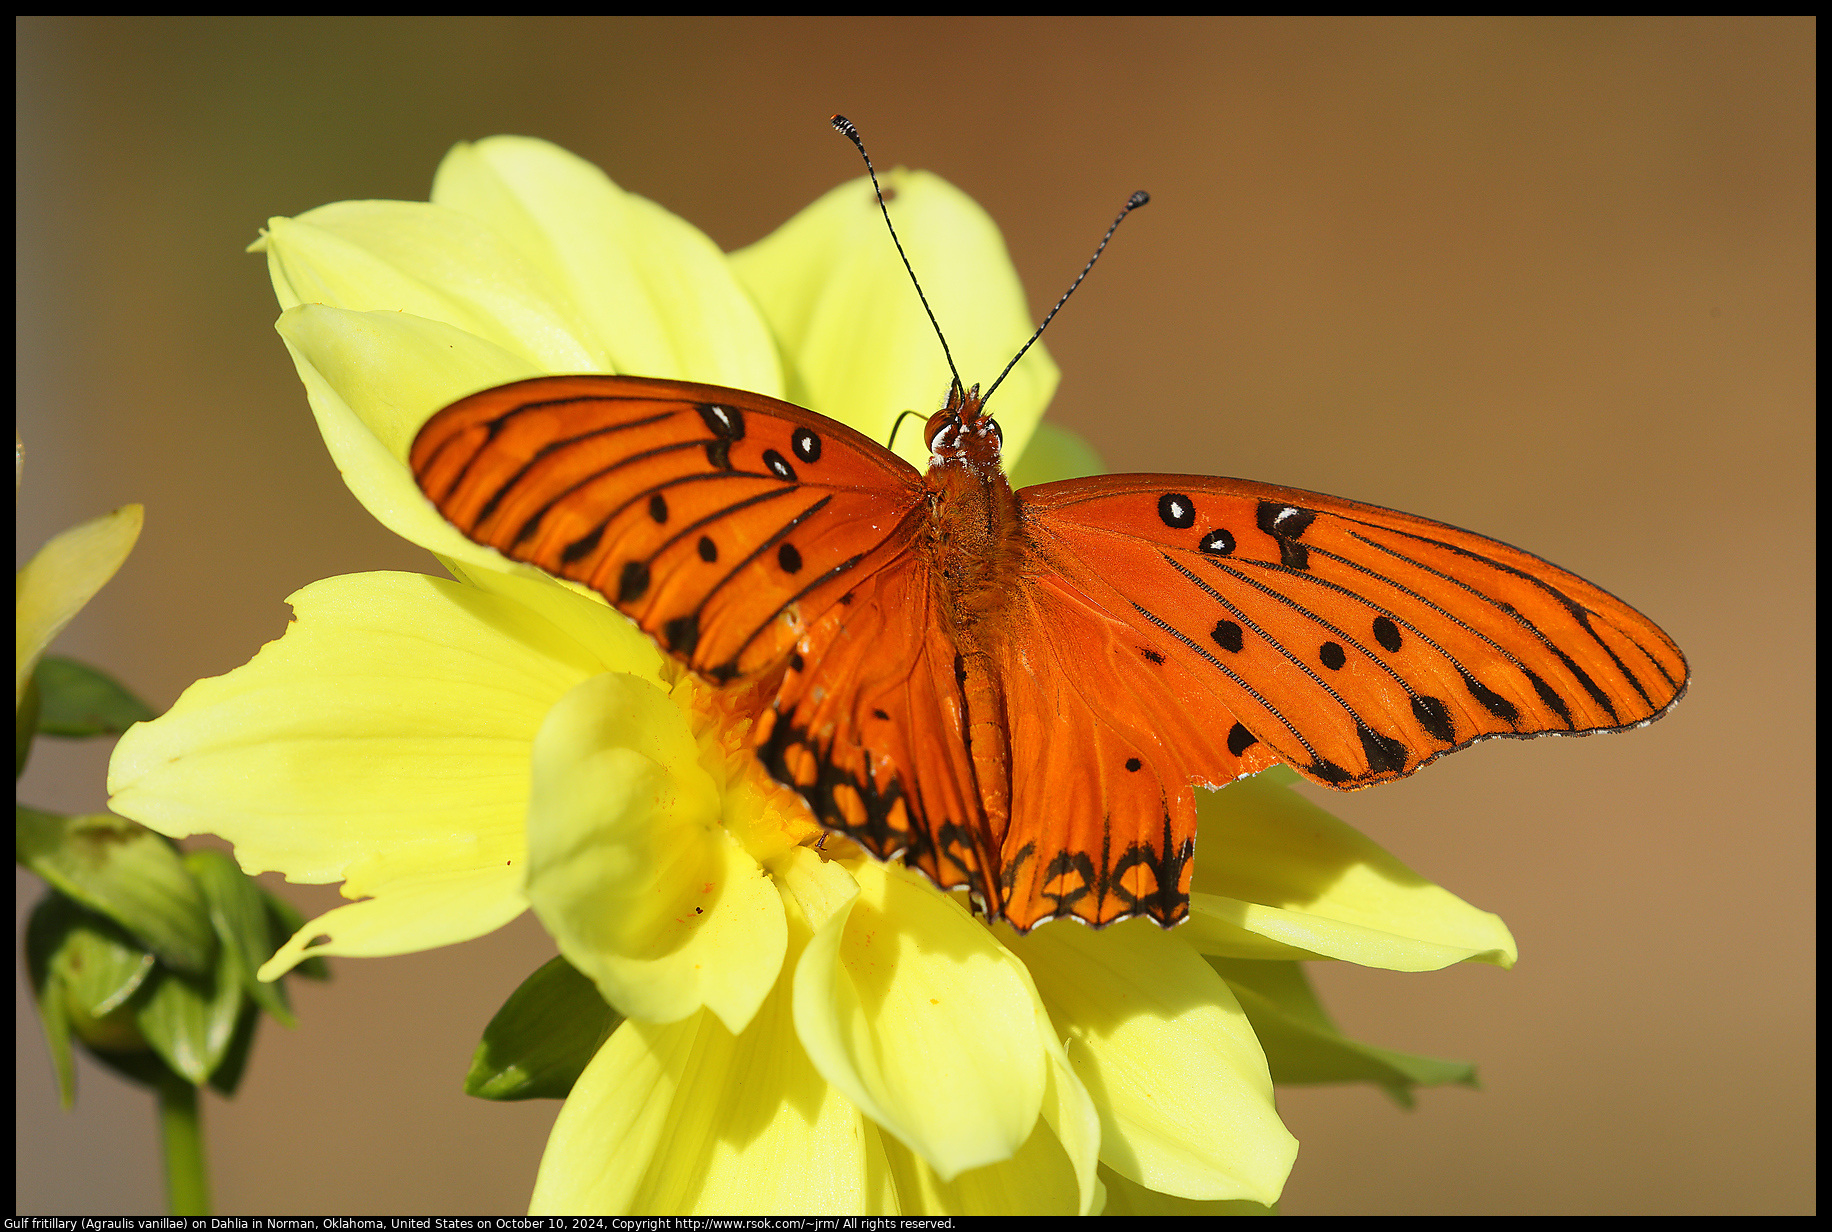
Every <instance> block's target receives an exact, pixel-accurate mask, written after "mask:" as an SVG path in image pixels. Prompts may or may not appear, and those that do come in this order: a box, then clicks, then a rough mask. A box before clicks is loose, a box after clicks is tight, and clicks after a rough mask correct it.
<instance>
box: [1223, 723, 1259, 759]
mask: <svg viewBox="0 0 1832 1232" xmlns="http://www.w3.org/2000/svg"><path fill="white" fill-rule="evenodd" d="M1258 743H1259V737H1258V736H1256V735H1254V734H1253V733H1252V732H1250V731H1248V730H1247V729H1246V728H1245V727H1242V726H1241V725H1240V724H1239V723H1236V724H1235V725H1234V726H1233V728H1231V729H1230V730H1229V732H1228V752H1230V753H1232V754H1234V756H1236V757H1239V756H1240V755H1241V754H1242V753H1245V752H1246V751H1247V750H1248V749H1250V748H1252V747H1253V746H1254V745H1256V744H1258Z"/></svg>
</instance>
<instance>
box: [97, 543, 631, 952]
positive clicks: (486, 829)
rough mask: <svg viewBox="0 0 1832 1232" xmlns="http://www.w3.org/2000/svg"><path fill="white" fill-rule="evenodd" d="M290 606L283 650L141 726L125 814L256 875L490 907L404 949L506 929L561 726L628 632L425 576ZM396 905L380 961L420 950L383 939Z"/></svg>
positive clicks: (121, 774)
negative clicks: (577, 695) (527, 823)
mask: <svg viewBox="0 0 1832 1232" xmlns="http://www.w3.org/2000/svg"><path fill="white" fill-rule="evenodd" d="M568 598H571V599H572V601H573V602H575V603H579V604H585V603H586V600H583V599H578V598H576V597H572V596H568ZM290 602H291V603H292V604H293V608H294V619H293V622H292V623H291V624H289V625H288V626H287V630H286V634H285V636H284V637H282V638H281V639H280V640H279V641H276V642H271V643H269V644H268V645H267V646H266V647H265V648H263V649H262V651H261V653H260V654H258V655H256V656H255V658H254V660H253V661H252V662H250V663H249V664H247V665H246V666H245V667H242V668H238V669H237V670H235V671H233V672H230V673H229V674H228V675H226V676H218V677H214V678H211V679H207V680H200V681H198V682H197V683H196V684H194V685H192V686H191V687H190V688H189V689H187V690H185V693H184V695H183V696H182V697H180V698H179V699H178V702H177V703H176V704H175V705H174V706H173V707H172V709H171V710H170V711H168V712H167V713H166V714H165V715H163V716H161V717H160V718H158V719H155V720H153V721H152V722H150V723H141V724H137V725H135V726H134V727H133V728H131V729H129V731H128V732H127V734H126V735H124V736H122V737H121V740H120V742H119V743H118V744H117V745H116V746H115V751H114V757H113V760H112V762H111V763H110V766H109V790H110V791H111V792H112V793H114V794H113V799H112V800H111V801H110V804H111V806H112V807H113V808H114V810H115V811H116V812H118V813H120V814H122V815H123V816H126V817H132V818H134V819H135V820H137V821H140V822H143V823H145V824H146V825H149V826H151V827H152V828H153V829H155V830H159V831H160V832H162V833H165V834H169V835H171V836H173V837H183V836H185V835H188V834H196V833H202V832H209V833H215V834H220V835H222V836H223V837H225V838H227V839H228V840H229V841H230V842H232V843H234V844H235V845H236V856H237V858H238V859H239V861H240V862H241V865H242V867H243V868H244V869H246V870H247V871H249V872H251V873H254V872H263V871H266V870H269V869H277V870H279V871H281V872H283V873H285V874H286V875H287V877H288V878H289V879H290V880H292V881H299V882H314V883H316V882H328V881H337V880H339V879H341V878H345V877H348V878H349V881H350V884H349V885H347V886H346V887H345V893H346V894H349V895H351V896H356V895H359V894H373V895H375V896H376V897H377V898H378V899H380V898H385V897H387V896H388V895H389V893H390V892H391V891H392V890H393V889H394V888H396V887H398V888H399V889H400V891H401V892H402V893H405V894H411V895H414V896H416V901H417V902H420V903H422V904H423V903H424V902H425V901H426V898H425V896H427V895H432V896H434V897H437V896H439V895H440V894H443V893H448V892H449V894H450V896H452V897H453V898H455V899H463V900H464V901H465V902H467V903H470V904H471V906H470V907H469V908H467V909H466V910H465V911H461V912H456V913H453V914H450V915H449V916H442V917H441V918H442V919H447V920H448V922H449V924H450V927H451V929H452V930H453V931H452V932H450V933H448V934H446V935H444V936H442V937H441V938H439V939H438V940H436V941H428V940H426V938H425V929H424V928H423V927H422V926H420V925H413V926H412V927H411V928H409V934H410V935H411V936H412V937H413V938H414V939H413V940H412V941H411V942H406V941H404V942H401V943H400V945H401V947H403V948H409V949H412V948H423V946H424V945H429V944H446V943H449V942H453V941H459V940H465V939H468V938H469V937H474V936H478V935H480V934H481V933H484V932H488V931H489V930H490V929H492V928H495V927H496V926H497V925H499V924H500V923H502V921H503V918H506V917H505V916H504V913H505V912H506V913H508V914H509V915H513V914H514V913H515V912H516V911H519V910H520V909H521V906H522V905H523V903H522V898H521V892H520V888H519V887H520V877H521V870H522V863H523V851H524V847H525V841H524V835H523V825H524V820H523V819H524V814H525V812H526V809H527V801H528V759H529V755H530V751H531V749H532V748H533V744H534V736H535V732H536V731H537V730H539V727H540V724H541V720H542V719H543V718H544V717H545V716H546V713H547V711H548V710H549V708H551V707H552V705H553V703H554V702H555V701H556V700H558V699H559V698H560V697H561V696H563V695H564V694H565V693H566V691H567V690H568V689H570V688H572V687H573V686H574V685H575V684H577V683H578V682H579V681H580V680H583V679H585V678H587V677H589V676H595V675H598V674H600V673H602V672H604V671H606V670H614V669H628V668H631V667H634V666H637V664H634V663H628V662H624V661H620V660H618V659H617V656H616V654H615V652H616V651H617V650H618V649H619V644H618V643H617V642H615V641H612V640H608V639H607V640H602V641H599V642H598V643H597V644H595V645H593V644H586V643H582V642H581V641H579V640H577V639H576V638H574V637H572V636H569V635H568V634H566V633H564V632H562V631H561V630H560V629H559V628H557V627H556V626H555V625H554V624H553V623H551V622H549V621H547V620H545V619H543V618H542V617H541V616H539V615H538V614H536V613H534V612H532V611H530V610H528V609H527V608H525V607H522V606H521V605H519V604H517V603H515V602H513V601H512V600H509V599H505V598H501V597H498V596H494V595H490V594H486V593H483V592H481V591H478V590H476V589H474V588H471V587H467V586H464V585H462V584H460V583H457V582H448V581H442V580H440V579H437V578H428V577H421V576H418V575H416V574H404V573H372V574H362V575H357V576H352V577H341V578H332V579H329V580H327V581H324V582H318V583H315V584H314V585H312V586H308V587H306V588H305V589H304V590H301V591H299V592H298V593H297V594H295V595H293V596H292V597H291V600H290ZM607 659H608V660H610V661H608V662H607ZM509 869H513V870H514V872H513V875H512V876H511V875H510V874H509V873H507V872H504V873H502V874H500V876H498V875H497V874H496V870H509ZM472 873H474V874H477V875H478V876H479V877H483V876H484V874H486V873H489V874H491V875H492V877H496V878H497V879H495V880H492V879H491V878H485V881H487V882H488V883H489V884H490V885H493V886H495V891H494V892H495V893H496V895H497V902H498V904H499V905H498V907H497V908H494V909H491V908H486V907H484V906H481V905H479V904H478V903H477V900H476V898H475V895H476V894H477V893H479V892H481V891H479V889H478V886H479V885H480V884H482V883H472V882H468V881H466V880H465V879H464V877H463V876H462V875H463V874H472ZM441 877H450V878H456V880H452V881H450V882H442V881H441V880H440V878H441ZM441 885H443V886H444V887H445V889H443V890H441V889H440V888H439V887H440V886H441ZM511 908H513V910H511ZM385 914H386V913H384V912H382V911H381V909H380V908H376V909H372V910H371V911H370V912H368V913H360V914H359V917H358V919H359V920H366V921H369V923H364V924H363V928H364V929H365V930H367V931H365V932H364V938H365V939H364V940H363V942H362V944H363V945H364V946H365V947H366V948H365V949H364V950H363V951H362V952H365V953H381V952H401V950H400V948H396V949H394V950H393V951H387V950H386V949H385V947H387V946H389V945H393V944H395V943H394V942H390V941H387V940H386V939H385V938H381V937H380V935H379V934H376V933H375V931H374V930H375V929H376V928H378V927H380V925H379V924H377V923H375V921H378V920H380V919H382V918H383V916H384V915H385ZM396 922H397V923H400V924H402V925H403V926H406V925H408V924H410V923H411V922H409V921H396ZM350 926H351V927H352V928H355V927H356V925H355V923H351V925H350ZM442 926H443V925H442ZM321 931H322V929H321ZM314 935H316V934H315V933H313V932H312V931H311V926H308V928H307V930H306V932H305V936H307V937H310V936H314Z"/></svg>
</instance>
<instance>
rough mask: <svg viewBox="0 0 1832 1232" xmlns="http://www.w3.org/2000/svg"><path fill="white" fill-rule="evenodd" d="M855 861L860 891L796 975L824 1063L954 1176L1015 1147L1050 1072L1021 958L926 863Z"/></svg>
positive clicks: (875, 1116)
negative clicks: (917, 869) (933, 880)
mask: <svg viewBox="0 0 1832 1232" xmlns="http://www.w3.org/2000/svg"><path fill="white" fill-rule="evenodd" d="M845 865H846V867H847V869H848V870H849V871H850V872H851V873H852V876H853V878H854V880H856V881H857V882H858V883H859V893H858V897H857V898H855V899H853V900H852V901H851V902H850V903H849V904H848V905H847V906H845V907H843V908H841V909H840V910H838V911H836V912H834V914H833V915H832V916H830V917H829V918H828V919H827V920H826V921H825V922H824V923H821V924H819V925H818V927H817V929H816V932H815V936H814V940H813V942H811V943H810V944H809V946H808V949H807V952H806V953H804V954H803V955H802V958H801V961H800V963H799V965H798V967H797V970H796V976H795V1025H796V1028H797V1030H798V1032H799V1034H800V1036H801V1041H802V1044H803V1046H804V1047H806V1048H807V1050H808V1054H809V1056H810V1057H811V1058H812V1059H813V1061H814V1065H815V1068H816V1069H818V1070H820V1072H821V1073H822V1075H823V1076H825V1077H826V1079H827V1081H829V1082H831V1083H833V1085H834V1086H836V1087H838V1088H839V1089H840V1090H841V1091H842V1092H844V1093H845V1094H846V1096H847V1097H848V1098H849V1099H851V1100H852V1101H853V1103H855V1104H857V1105H858V1106H859V1108H860V1110H861V1111H863V1112H864V1113H865V1115H867V1116H869V1117H870V1118H871V1119H872V1120H874V1121H876V1122H877V1123H878V1124H879V1125H880V1126H881V1127H883V1128H884V1129H885V1130H887V1131H888V1132H890V1133H891V1134H892V1135H894V1136H895V1137H896V1138H898V1139H899V1140H900V1141H902V1142H903V1143H904V1144H905V1145H907V1146H908V1147H909V1148H910V1149H911V1150H913V1151H915V1152H916V1153H917V1154H918V1155H920V1156H922V1158H923V1159H924V1160H925V1161H926V1162H927V1163H928V1164H929V1165H930V1166H931V1167H933V1168H934V1169H935V1171H936V1173H937V1174H939V1176H940V1177H941V1179H942V1180H944V1181H949V1180H953V1179H954V1178H955V1177H956V1176H958V1175H959V1174H960V1173H962V1172H964V1171H966V1170H967V1169H969V1168H977V1167H981V1166H983V1165H986V1164H990V1163H997V1162H999V1161H1001V1160H1006V1159H1009V1158H1011V1157H1012V1155H1013V1154H1014V1153H1015V1152H1016V1151H1017V1150H1018V1149H1019V1148H1020V1147H1022V1146H1023V1145H1024V1143H1025V1142H1026V1140H1028V1139H1029V1138H1030V1136H1031V1133H1032V1131H1033V1130H1034V1129H1035V1128H1036V1123H1037V1116H1038V1113H1039V1111H1040V1110H1041V1107H1042V1104H1043V1095H1044V1089H1045V1087H1046V1085H1047V1082H1048V1068H1047V1063H1046V1053H1045V1049H1044V1045H1043V1041H1042V1037H1041V1034H1040V1032H1039V1029H1038V1024H1039V1022H1040V1019H1041V1015H1040V1007H1039V1005H1038V1001H1037V997H1036V994H1035V993H1034V992H1033V991H1032V989H1031V987H1030V981H1029V980H1028V978H1026V976H1025V975H1024V971H1023V967H1022V965H1021V964H1019V963H1018V961H1017V960H1016V959H1015V958H1013V957H1012V955H1011V954H1010V953H1009V952H1008V951H1007V950H1006V949H1005V948H1004V947H1003V946H1001V945H999V944H998V942H997V941H996V940H994V939H993V937H992V935H991V933H989V932H987V930H986V929H985V928H984V927H982V926H981V925H980V924H978V923H976V922H975V921H974V920H973V918H972V917H971V916H969V915H968V914H967V913H966V911H964V910H962V908H961V907H960V905H959V904H958V903H956V902H955V901H954V900H953V899H951V898H949V897H948V896H947V895H945V894H942V893H940V892H939V891H937V890H936V889H935V888H934V887H933V886H931V885H929V884H928V883H927V882H926V881H923V880H922V879H921V878H920V877H919V876H917V875H916V874H914V873H911V872H908V871H907V870H905V869H902V868H900V867H894V866H890V865H884V864H879V863H877V862H876V861H873V860H869V859H861V860H856V861H846V862H845Z"/></svg>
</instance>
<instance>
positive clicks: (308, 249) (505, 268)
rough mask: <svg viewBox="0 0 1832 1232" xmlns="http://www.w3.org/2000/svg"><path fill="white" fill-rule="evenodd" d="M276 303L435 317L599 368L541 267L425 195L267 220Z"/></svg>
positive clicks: (557, 368)
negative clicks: (417, 197)
mask: <svg viewBox="0 0 1832 1232" xmlns="http://www.w3.org/2000/svg"><path fill="white" fill-rule="evenodd" d="M267 227H268V229H267V265H268V271H269V273H270V275H271V276H272V278H273V284H274V292H275V294H276V295H277V296H278V297H279V300H280V306H281V307H282V308H286V309H290V308H294V307H297V306H299V305H300V304H322V305H324V306H326V307H330V308H342V309H344V310H346V311H349V312H404V313H406V314H408V315H409V316H416V317H421V318H423V319H425V320H429V321H440V322H443V323H444V324H447V325H450V326H452V327H453V328H455V329H460V330H463V331H464V332H465V333H468V334H472V335H474V336H476V337H478V338H482V339H484V340H485V341H486V342H489V343H490V344H492V345H493V346H496V347H498V348H500V349H502V350H504V351H506V352H508V353H509V354H511V355H516V356H520V357H522V358H524V359H526V360H527V361H529V362H530V363H532V364H533V365H534V366H535V367H536V368H537V369H539V370H540V371H542V372H603V371H605V370H606V369H607V366H608V364H607V356H606V355H605V353H604V351H603V350H602V348H600V347H598V346H595V345H594V344H593V342H592V340H591V338H590V337H589V335H590V333H591V330H590V328H589V327H588V326H586V325H585V324H584V323H583V322H582V321H580V320H579V319H578V318H577V316H576V315H575V314H574V313H573V312H572V311H570V310H569V309H570V305H569V304H568V303H567V301H566V297H565V295H564V293H563V292H562V291H560V289H559V288H557V287H555V286H554V285H553V284H552V282H551V280H550V279H549V278H548V277H547V275H546V274H545V273H544V272H543V271H541V270H539V269H537V268H535V267H534V266H532V265H530V264H529V263H528V262H527V261H525V260H523V259H522V257H521V255H520V254H519V253H517V252H516V251H515V249H514V248H513V247H512V246H511V245H510V244H509V243H508V242H507V241H505V240H504V239H503V238H502V237H500V236H498V235H497V234H496V233H495V232H494V231H492V230H491V229H490V228H489V227H488V226H486V225H484V224H483V223H481V222H479V221H478V220H477V219H474V218H471V217H469V216H468V215H465V214H463V213H460V212H459V211H457V210H454V209H448V208H446V207H445V206H441V205H429V204H427V203H425V202H421V201H340V202H338V203H336V204H335V205H326V206H322V207H320V208H319V209H315V210H313V211H311V212H310V213H308V214H302V215H300V216H299V217H298V218H274V219H270V220H269V221H268V224H267Z"/></svg>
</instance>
